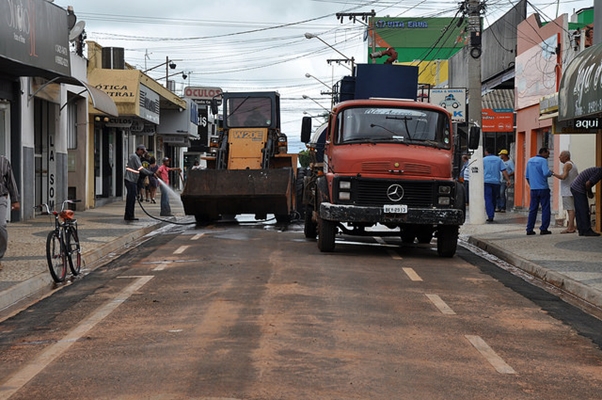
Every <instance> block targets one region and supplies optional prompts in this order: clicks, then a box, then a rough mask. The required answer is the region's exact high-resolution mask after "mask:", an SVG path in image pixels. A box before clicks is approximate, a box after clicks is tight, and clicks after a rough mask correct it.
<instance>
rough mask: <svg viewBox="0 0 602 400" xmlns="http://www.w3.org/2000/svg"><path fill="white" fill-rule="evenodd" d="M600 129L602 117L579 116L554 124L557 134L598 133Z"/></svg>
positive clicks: (601, 127)
mask: <svg viewBox="0 0 602 400" xmlns="http://www.w3.org/2000/svg"><path fill="white" fill-rule="evenodd" d="M599 129H602V118H577V119H571V120H568V121H556V123H555V124H554V133H555V134H571V133H573V134H576V133H598V130H599Z"/></svg>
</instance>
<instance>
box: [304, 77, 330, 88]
mask: <svg viewBox="0 0 602 400" xmlns="http://www.w3.org/2000/svg"><path fill="white" fill-rule="evenodd" d="M305 77H306V78H314V79H315V80H317V81H318V82H320V83H321V84H322V85H324V86H326V87H327V88H328V90H332V88H331V87H330V86H328V85H327V84H326V83H324V82H322V81H321V80H319V79H318V78H316V77H315V76H313V75H312V74H309V73H306V74H305Z"/></svg>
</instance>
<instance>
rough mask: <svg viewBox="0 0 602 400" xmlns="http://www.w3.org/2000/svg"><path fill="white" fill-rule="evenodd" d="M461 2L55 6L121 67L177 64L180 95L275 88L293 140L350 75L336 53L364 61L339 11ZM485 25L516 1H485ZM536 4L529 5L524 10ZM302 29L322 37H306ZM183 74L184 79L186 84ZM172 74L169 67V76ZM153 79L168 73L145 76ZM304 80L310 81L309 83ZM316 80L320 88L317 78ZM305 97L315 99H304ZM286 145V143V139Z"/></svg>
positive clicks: (62, 1)
mask: <svg viewBox="0 0 602 400" xmlns="http://www.w3.org/2000/svg"><path fill="white" fill-rule="evenodd" d="M458 3H459V0H428V1H427V0H400V1H397V0H381V1H364V0H254V1H249V0H212V1H207V0H168V1H163V0H161V1H160V0H103V1H94V0H55V4H57V5H58V6H60V7H63V8H67V6H69V5H70V6H73V9H74V12H75V14H76V15H77V17H78V21H85V23H86V26H85V31H86V34H87V38H88V40H94V41H96V42H98V43H99V44H100V45H101V46H103V47H110V46H114V47H123V48H125V58H126V62H128V63H129V64H132V65H135V66H137V67H138V68H139V69H142V70H146V69H149V68H152V67H154V66H157V65H159V64H162V63H164V62H165V60H166V57H169V59H170V60H175V63H176V64H177V68H176V69H175V70H173V72H174V73H177V74H176V75H174V76H173V77H171V78H170V79H172V80H174V81H175V82H176V92H178V91H181V90H183V88H184V86H188V85H190V86H211V87H220V88H222V89H223V90H224V91H241V90H275V91H278V92H280V94H281V99H282V111H283V116H282V122H283V126H282V130H283V131H284V132H285V133H287V134H288V136H289V138H291V139H293V138H297V137H298V136H299V132H300V127H301V117H302V116H303V112H304V111H305V112H307V113H309V114H311V115H316V114H320V113H321V112H323V109H322V108H321V107H320V106H319V105H318V104H316V102H317V103H320V104H321V105H323V106H324V107H326V108H327V107H329V105H330V97H329V96H327V95H322V94H321V92H327V91H328V90H329V89H328V88H327V87H326V85H328V86H330V85H331V84H332V83H333V82H336V81H338V80H340V79H341V77H342V76H344V75H346V74H348V72H349V70H348V69H347V67H346V64H345V63H341V64H336V63H332V64H330V65H329V64H328V63H327V62H326V60H327V59H341V58H343V57H342V55H341V54H343V55H345V56H346V57H348V58H351V57H354V58H355V60H356V62H360V63H361V62H366V54H367V50H366V49H367V45H368V44H367V42H365V41H364V40H363V38H364V32H365V26H364V25H363V23H362V22H361V21H357V22H354V21H350V20H349V19H345V20H344V21H343V22H341V21H339V20H337V17H336V13H337V12H356V13H357V12H370V11H371V10H374V11H375V12H376V15H377V16H391V17H437V16H439V17H453V16H454V15H455V14H456V12H457V10H458ZM486 3H487V13H486V15H485V25H486V26H487V25H489V24H491V23H493V22H494V21H495V20H496V19H497V18H499V16H501V15H503V13H504V12H506V11H507V10H509V9H510V7H511V6H512V4H515V3H516V2H515V1H512V0H490V1H487V2H486ZM532 4H533V5H534V7H536V8H537V9H538V10H539V12H540V14H541V15H542V16H543V18H542V19H543V20H548V19H550V18H552V19H553V18H554V17H555V16H556V13H557V7H558V9H559V13H563V12H566V13H569V15H570V14H572V11H573V10H574V9H576V10H579V9H581V8H584V7H590V6H592V5H593V0H579V1H566V0H564V1H560V2H556V1H547V0H533V1H532ZM532 10H533V8H530V9H529V13H530V12H532ZM306 32H309V33H313V34H315V35H318V36H319V37H320V38H321V39H322V40H323V41H324V42H326V43H327V44H328V45H330V46H332V47H334V48H336V49H337V50H338V51H339V52H340V53H337V52H336V51H335V50H333V49H332V48H330V47H329V46H327V45H326V44H324V43H323V42H322V41H320V40H319V39H315V38H314V39H306V38H305V37H304V34H305V33H306ZM181 72H184V73H185V74H186V75H187V79H186V80H184V79H183V77H182V74H181ZM170 73H171V71H170ZM148 74H149V75H151V76H152V77H154V78H155V79H159V78H162V77H163V81H164V80H165V78H164V76H165V68H164V67H159V68H157V69H156V70H153V71H150V72H148ZM305 74H310V75H312V76H313V77H310V78H307V77H306V76H305ZM320 81H321V82H320ZM303 95H307V96H309V97H310V98H311V99H314V100H315V102H314V101H312V100H310V99H303ZM289 140H290V139H289Z"/></svg>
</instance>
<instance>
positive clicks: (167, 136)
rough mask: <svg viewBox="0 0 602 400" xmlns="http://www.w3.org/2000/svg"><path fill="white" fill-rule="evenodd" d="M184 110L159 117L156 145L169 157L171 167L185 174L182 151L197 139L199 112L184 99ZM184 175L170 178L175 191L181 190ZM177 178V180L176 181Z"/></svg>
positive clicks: (166, 112) (193, 104)
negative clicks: (178, 168) (160, 146)
mask: <svg viewBox="0 0 602 400" xmlns="http://www.w3.org/2000/svg"><path fill="white" fill-rule="evenodd" d="M185 101H186V103H187V106H186V107H187V109H186V110H182V111H180V110H166V111H165V112H164V113H163V115H162V117H161V124H160V125H159V127H158V131H157V134H158V138H157V140H158V143H159V144H161V143H162V145H163V146H162V148H163V150H164V154H165V156H166V157H169V158H170V159H171V160H172V161H171V166H172V167H180V168H182V170H183V171H184V173H185V172H186V167H187V166H186V165H185V162H184V161H185V160H184V151H185V150H186V149H188V148H189V147H190V146H191V140H197V139H199V136H198V125H199V110H198V105H197V104H196V103H195V102H194V101H193V100H191V99H185ZM183 175H184V174H181V175H180V176H179V177H176V176H171V177H170V183H171V185H172V187H174V188H176V189H182V188H183V187H182V186H183V179H184V176H183ZM176 178H177V179H176Z"/></svg>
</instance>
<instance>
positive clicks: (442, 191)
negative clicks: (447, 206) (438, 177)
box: [439, 186, 451, 194]
mask: <svg viewBox="0 0 602 400" xmlns="http://www.w3.org/2000/svg"><path fill="white" fill-rule="evenodd" d="M439 194H451V186H439Z"/></svg>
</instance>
